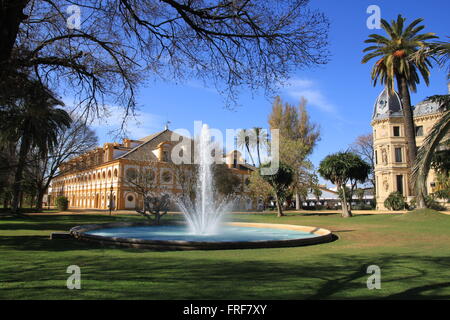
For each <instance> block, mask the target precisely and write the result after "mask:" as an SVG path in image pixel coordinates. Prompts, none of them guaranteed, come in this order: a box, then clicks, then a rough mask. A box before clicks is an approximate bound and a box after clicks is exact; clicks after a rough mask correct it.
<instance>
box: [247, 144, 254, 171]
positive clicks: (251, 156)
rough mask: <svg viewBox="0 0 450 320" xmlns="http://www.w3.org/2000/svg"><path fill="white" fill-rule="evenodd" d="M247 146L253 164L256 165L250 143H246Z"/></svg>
mask: <svg viewBox="0 0 450 320" xmlns="http://www.w3.org/2000/svg"><path fill="white" fill-rule="evenodd" d="M245 146H246V147H247V152H248V155H249V156H250V160H252V165H253V166H255V160H253V156H252V153H251V152H250V146H249V145H248V143H246V144H245Z"/></svg>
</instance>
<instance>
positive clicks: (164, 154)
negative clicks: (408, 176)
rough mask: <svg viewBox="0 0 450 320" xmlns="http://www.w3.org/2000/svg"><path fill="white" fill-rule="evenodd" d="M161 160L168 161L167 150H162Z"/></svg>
mask: <svg viewBox="0 0 450 320" xmlns="http://www.w3.org/2000/svg"><path fill="white" fill-rule="evenodd" d="M162 161H164V162H169V151H163V158H162Z"/></svg>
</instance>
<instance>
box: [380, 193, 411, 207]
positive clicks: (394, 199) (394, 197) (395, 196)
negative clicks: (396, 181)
mask: <svg viewBox="0 0 450 320" xmlns="http://www.w3.org/2000/svg"><path fill="white" fill-rule="evenodd" d="M384 206H385V207H386V208H388V209H389V210H394V211H398V210H403V209H405V206H406V203H405V200H404V199H403V195H402V194H401V193H400V192H398V191H397V192H392V193H391V194H390V195H389V196H388V197H387V198H386V200H384Z"/></svg>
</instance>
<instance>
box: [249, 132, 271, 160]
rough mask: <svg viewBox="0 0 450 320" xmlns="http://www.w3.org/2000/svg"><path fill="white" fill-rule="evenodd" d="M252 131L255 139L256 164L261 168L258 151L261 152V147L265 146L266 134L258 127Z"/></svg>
mask: <svg viewBox="0 0 450 320" xmlns="http://www.w3.org/2000/svg"><path fill="white" fill-rule="evenodd" d="M252 131H253V135H254V136H255V137H256V141H255V142H256V144H255V148H256V153H257V155H258V163H259V166H261V152H260V150H261V146H265V145H267V132H266V131H264V130H263V129H262V128H259V127H254V128H253V129H252ZM250 147H251V146H250Z"/></svg>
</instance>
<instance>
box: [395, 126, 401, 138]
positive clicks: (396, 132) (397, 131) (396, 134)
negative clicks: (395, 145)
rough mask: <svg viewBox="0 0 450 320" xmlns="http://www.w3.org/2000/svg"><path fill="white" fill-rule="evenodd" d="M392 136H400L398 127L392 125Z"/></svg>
mask: <svg viewBox="0 0 450 320" xmlns="http://www.w3.org/2000/svg"><path fill="white" fill-rule="evenodd" d="M394 137H400V127H398V126H395V127H394Z"/></svg>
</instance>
